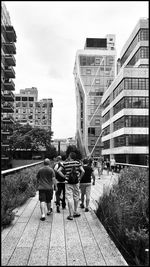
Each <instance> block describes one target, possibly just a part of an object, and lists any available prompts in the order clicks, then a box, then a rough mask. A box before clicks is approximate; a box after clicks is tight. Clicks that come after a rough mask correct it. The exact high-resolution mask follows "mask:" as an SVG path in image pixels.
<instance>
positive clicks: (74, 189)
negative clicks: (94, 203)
mask: <svg viewBox="0 0 150 267" xmlns="http://www.w3.org/2000/svg"><path fill="white" fill-rule="evenodd" d="M65 190H66V199H67V200H68V201H69V202H70V201H72V198H73V199H74V200H76V201H78V200H79V197H80V190H79V184H65Z"/></svg>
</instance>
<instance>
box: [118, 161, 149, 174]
mask: <svg viewBox="0 0 150 267" xmlns="http://www.w3.org/2000/svg"><path fill="white" fill-rule="evenodd" d="M128 167H138V168H146V169H149V166H147V165H136V164H129V163H120V162H116V166H115V171H116V172H120V171H121V170H122V169H124V168H128Z"/></svg>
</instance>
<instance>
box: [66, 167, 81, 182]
mask: <svg viewBox="0 0 150 267" xmlns="http://www.w3.org/2000/svg"><path fill="white" fill-rule="evenodd" d="M78 182H79V179H78V171H77V169H76V166H73V167H72V169H71V172H70V173H69V177H68V184H77V183H78Z"/></svg>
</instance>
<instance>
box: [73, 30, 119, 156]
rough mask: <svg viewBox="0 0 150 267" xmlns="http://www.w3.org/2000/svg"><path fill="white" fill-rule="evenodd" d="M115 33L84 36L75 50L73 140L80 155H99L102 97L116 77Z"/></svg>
mask: <svg viewBox="0 0 150 267" xmlns="http://www.w3.org/2000/svg"><path fill="white" fill-rule="evenodd" d="M115 59H116V50H115V35H113V34H108V35H107V36H106V38H87V39H86V43H85V47H84V50H78V51H77V53H76V59H75V66H74V79H75V88H76V106H77V113H76V122H77V125H76V129H77V133H76V139H77V145H78V147H79V149H80V151H81V152H82V154H83V155H85V156H87V155H93V156H95V157H99V156H100V154H101V145H102V144H101V131H102V129H101V124H102V118H101V112H102V106H101V99H102V96H103V94H104V92H105V91H106V90H107V88H108V87H109V86H110V84H111V83H112V81H113V79H114V77H115V65H116V64H115Z"/></svg>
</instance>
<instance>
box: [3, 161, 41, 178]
mask: <svg viewBox="0 0 150 267" xmlns="http://www.w3.org/2000/svg"><path fill="white" fill-rule="evenodd" d="M41 163H43V160H42V161H39V162H35V163H32V164H28V165H24V166H20V167H16V168H12V169H8V170H4V171H2V172H1V175H2V176H3V177H4V176H6V175H9V174H11V173H15V172H18V171H21V170H23V169H26V168H30V167H32V166H36V165H39V164H41Z"/></svg>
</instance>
